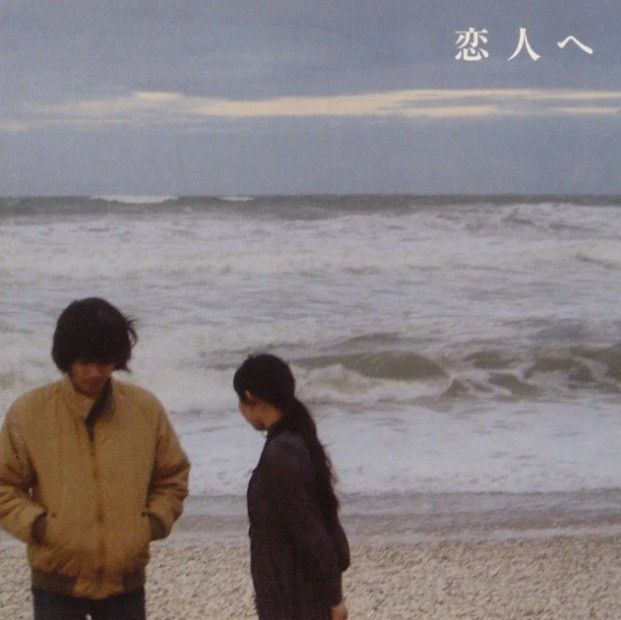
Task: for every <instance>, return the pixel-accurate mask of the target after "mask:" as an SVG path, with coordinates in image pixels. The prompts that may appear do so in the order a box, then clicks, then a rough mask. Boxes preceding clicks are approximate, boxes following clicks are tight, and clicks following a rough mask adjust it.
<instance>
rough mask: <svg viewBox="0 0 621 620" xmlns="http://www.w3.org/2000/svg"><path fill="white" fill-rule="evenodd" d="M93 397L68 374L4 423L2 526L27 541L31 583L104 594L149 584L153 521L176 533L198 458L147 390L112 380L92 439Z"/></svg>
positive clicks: (0, 444)
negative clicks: (38, 522) (35, 530)
mask: <svg viewBox="0 0 621 620" xmlns="http://www.w3.org/2000/svg"><path fill="white" fill-rule="evenodd" d="M92 405H93V401H92V400H91V399H89V398H87V397H85V396H82V395H80V394H79V393H77V392H76V391H75V390H74V389H73V386H72V384H71V381H70V380H69V379H68V378H65V379H63V380H61V381H57V382H55V383H51V384H49V385H46V386H43V387H41V388H38V389H36V390H33V391H31V392H29V393H27V394H25V395H24V396H22V397H21V398H19V399H18V400H17V401H15V403H14V404H13V405H12V407H11V408H10V410H9V411H8V413H7V414H6V417H5V420H4V424H3V426H2V430H1V431H0V527H2V528H4V529H6V530H7V531H9V532H10V533H11V534H13V535H15V536H16V537H17V538H20V539H21V540H23V541H25V542H26V543H28V560H29V562H30V565H31V567H32V578H33V587H35V588H40V589H44V590H48V591H54V592H60V593H65V594H70V595H72V596H80V597H87V598H92V599H97V598H104V597H107V596H111V595H114V594H119V593H121V592H124V591H131V590H134V589H138V588H140V587H141V586H142V585H143V584H144V568H145V566H146V564H147V561H148V559H149V542H150V540H151V538H152V535H151V531H152V530H151V526H150V521H152V520H154V522H155V523H156V524H159V525H160V526H161V527H160V529H161V534H162V535H164V536H166V535H168V533H169V532H170V530H171V528H172V526H173V523H174V522H175V520H176V519H177V518H178V517H179V515H180V514H181V509H182V502H183V500H184V498H185V497H186V495H187V493H188V474H189V469H190V464H189V462H188V459H187V456H186V455H185V453H184V452H183V450H182V448H181V446H180V444H179V440H178V439H177V436H176V434H175V432H174V430H173V428H172V426H171V425H170V422H169V421H168V418H167V417H166V414H165V412H164V409H163V408H162V406H161V404H160V403H159V402H158V400H157V399H156V398H155V397H154V396H153V395H152V394H150V393H149V392H147V391H146V390H143V389H141V388H139V387H136V386H133V385H129V384H125V383H120V382H118V381H115V380H112V389H111V397H110V399H109V404H108V406H107V408H106V410H105V411H104V413H103V415H102V416H101V417H100V418H99V419H98V420H97V422H96V424H95V427H94V433H93V439H92V440H91V439H90V438H89V435H88V431H87V428H86V425H85V419H86V416H87V415H88V412H89V411H90V408H91V407H92ZM42 513H47V525H46V528H45V534H44V537H43V541H42V543H41V544H37V543H36V542H35V540H34V539H33V535H32V525H33V523H34V521H35V519H36V518H37V517H38V516H39V515H40V514H42ZM149 515H151V516H149ZM153 518H155V519H153Z"/></svg>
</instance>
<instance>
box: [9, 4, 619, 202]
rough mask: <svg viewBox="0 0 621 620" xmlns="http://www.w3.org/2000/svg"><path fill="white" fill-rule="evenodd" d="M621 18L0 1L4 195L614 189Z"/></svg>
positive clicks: (490, 9) (511, 10)
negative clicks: (568, 38) (521, 44)
mask: <svg viewBox="0 0 621 620" xmlns="http://www.w3.org/2000/svg"><path fill="white" fill-rule="evenodd" d="M620 24H621V3H619V2H618V1H617V0H589V1H587V0H582V1H564V0H530V1H527V0H425V1H423V0H410V1H408V0H402V1H396V0H381V1H380V0H374V1H368V0H352V1H345V0H330V1H326V0H323V1H320V0H266V1H263V2H261V1H256V2H247V1H244V0H236V1H235V2H230V1H228V0H227V1H221V2H209V1H204V0H203V1H201V2H190V1H184V2H180V1H179V2H175V1H166V2H159V1H157V0H149V1H148V2H138V1H135V0H123V1H120V2H106V1H105V0H104V1H97V2H94V1H93V2H90V1H89V2H87V1H82V2H75V1H66V2H65V1H62V2H61V1H57V0H55V1H50V2H45V1H37V2H29V1H26V0H24V1H7V0H0V195H5V196H6V195H14V196H19V195H31V196H32V195H86V196H92V195H106V194H132V195H231V194H235V195H240V194H243V195H256V194H317V193H330V194H347V193H414V194H499V193H511V194H513V193H522V194H542V193H544V194H576V193H578V194H615V193H621V175H620V174H619V170H620V169H621V166H620V164H621V149H620V147H619V144H620V143H621V123H620V122H619V121H620V119H621V28H620V27H619V25H620ZM484 30H485V31H487V32H483V31H484ZM520 32H522V33H523V35H522V36H525V39H526V40H523V39H522V43H524V45H523V46H522V47H521V48H520V45H519V44H520V41H521V35H520ZM461 33H464V34H461ZM481 37H483V38H481ZM567 37H574V39H570V40H569V41H566V42H565V43H563V42H564V41H565V40H566V39H567ZM475 39H478V40H475ZM526 43H528V45H529V46H530V49H531V50H532V52H529V50H528V49H527V45H526ZM559 44H562V46H561V45H559ZM518 48H519V49H518ZM587 50H590V52H591V53H589V51H587ZM511 56H514V57H513V58H511V59H510V57H511ZM535 56H536V57H537V60H535V59H534V57H535Z"/></svg>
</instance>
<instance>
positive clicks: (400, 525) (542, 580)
mask: <svg viewBox="0 0 621 620" xmlns="http://www.w3.org/2000/svg"><path fill="white" fill-rule="evenodd" d="M604 495H606V496H607V500H606V501H607V503H608V506H609V508H605V507H603V503H604V502H602V497H599V500H598V502H594V501H593V499H594V498H593V497H592V496H589V497H587V498H584V497H583V498H580V497H578V499H577V505H578V506H582V508H578V509H577V510H573V511H570V512H568V511H563V510H562V509H560V508H559V501H558V499H559V498H558V497H556V498H554V502H553V503H552V502H550V501H549V498H548V499H545V498H538V501H537V502H535V501H534V498H533V497H531V498H530V500H531V501H530V503H529V498H528V497H526V498H524V497H521V498H519V501H520V502H522V503H524V502H525V504H526V507H525V510H512V511H510V512H507V511H506V510H505V508H506V499H507V498H504V499H503V498H496V499H493V500H490V501H491V503H493V504H495V505H496V506H497V507H498V508H499V510H498V511H494V510H487V511H486V512H485V513H481V512H478V513H474V512H472V511H470V510H469V509H468V505H469V504H472V502H473V500H474V498H472V497H469V498H468V497H466V498H463V497H462V498H461V499H460V504H461V506H462V507H463V506H465V507H466V509H465V510H455V509H454V507H455V503H453V504H451V507H452V509H453V510H452V514H449V513H448V512H445V513H444V515H443V516H442V515H441V514H440V512H439V511H438V506H437V505H436V506H434V508H433V510H434V512H433V514H432V513H430V512H427V513H426V514H424V515H423V514H422V512H420V511H419V512H418V513H412V512H410V513H403V512H395V511H386V510H382V508H381V507H382V506H390V505H393V506H394V505H396V504H399V508H400V510H401V509H402V508H403V502H402V498H392V499H393V500H394V501H393V502H392V504H391V503H390V502H389V501H388V500H390V499H391V498H389V497H384V498H375V500H371V501H370V500H369V498H364V499H363V498H360V500H359V503H358V504H356V502H351V501H348V502H347V503H346V504H345V505H344V507H343V510H344V514H343V522H344V525H345V528H346V529H347V531H348V534H349V538H350V543H351V550H352V565H351V568H350V569H349V570H348V571H347V572H346V573H345V575H344V582H343V584H344V593H345V596H346V599H347V606H348V608H349V612H350V618H352V619H354V618H369V619H371V618H373V619H384V618H386V619H387V618H404V619H405V618H408V619H413V618H420V619H427V618H441V619H452V618H469V619H492V618H499V619H500V618H502V619H505V618H507V619H509V618H515V619H518V618H548V619H555V620H559V619H567V620H570V619H571V620H578V619H581V618H585V619H586V618H602V619H603V618H606V619H618V618H620V617H621V570H620V569H621V512H619V511H618V510H617V508H615V507H614V505H613V504H615V502H616V499H617V498H618V493H616V492H609V493H606V494H604ZM455 499H456V498H452V500H453V501H454V500H455ZM514 499H515V500H516V501H517V498H514ZM416 500H418V501H419V502H420V500H421V498H420V497H419V498H412V501H413V502H416ZM542 500H543V501H542ZM207 501H208V500H207ZM450 501H451V499H450V498H449V499H446V498H445V507H446V506H447V505H448V504H447V503H446V502H450ZM587 501H588V503H589V504H590V506H591V508H593V507H595V504H596V503H598V506H599V508H598V509H597V510H593V509H586V508H585V506H586V502H587ZM199 503H200V502H199V500H198V499H196V498H195V499H193V500H191V501H190V502H189V505H188V508H189V510H188V512H187V513H186V515H185V516H184V517H182V519H181V521H180V522H179V523H178V525H177V526H176V527H175V530H174V532H173V534H172V535H171V536H170V537H169V538H168V539H167V540H166V541H163V542H159V543H154V544H153V545H152V554H151V562H150V564H149V568H148V572H147V575H148V577H147V579H148V582H147V611H148V617H149V618H150V619H152V620H176V619H180V618H186V619H196V620H199V619H202V618H209V619H213V620H217V619H222V620H225V619H231V618H240V619H241V618H253V617H256V616H255V614H254V608H253V600H252V584H251V580H250V570H249V556H248V542H247V537H246V530H247V522H246V519H245V517H244V516H243V513H237V514H232V512H231V510H230V509H231V508H232V507H233V506H241V505H242V504H243V501H242V499H241V498H237V499H230V500H229V502H228V503H226V504H223V503H220V505H219V506H218V507H217V510H212V511H211V512H209V513H202V514H201V513H200V512H199ZM544 504H545V505H546V506H547V507H544ZM364 505H366V506H367V511H366V514H363V513H361V512H360V511H359V508H360V507H361V506H364ZM552 505H554V506H556V508H551V507H550V506H552ZM0 571H2V575H3V578H2V581H1V582H0V609H1V610H2V618H11V619H15V620H19V619H27V618H31V617H32V616H31V614H32V612H31V601H30V592H29V574H28V569H27V566H26V561H25V550H24V549H23V547H22V546H21V545H20V544H18V543H16V542H15V541H13V540H11V539H9V538H8V537H7V536H6V535H4V536H3V537H2V539H0Z"/></svg>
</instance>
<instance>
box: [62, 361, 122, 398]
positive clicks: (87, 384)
mask: <svg viewBox="0 0 621 620" xmlns="http://www.w3.org/2000/svg"><path fill="white" fill-rule="evenodd" d="M113 371H114V364H109V363H107V362H84V361H82V360H76V361H75V362H73V364H71V366H70V367H69V378H70V379H71V383H73V387H74V388H75V389H76V391H77V392H80V394H83V395H84V396H88V397H89V398H97V397H98V396H99V394H100V393H101V390H103V387H104V385H106V382H107V381H108V379H110V377H111V376H112V372H113Z"/></svg>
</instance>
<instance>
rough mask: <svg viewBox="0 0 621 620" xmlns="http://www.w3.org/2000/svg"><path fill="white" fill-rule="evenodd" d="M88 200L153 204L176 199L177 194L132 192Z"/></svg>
mask: <svg viewBox="0 0 621 620" xmlns="http://www.w3.org/2000/svg"><path fill="white" fill-rule="evenodd" d="M89 200H103V201H105V202H118V203H120V204H126V205H153V204H162V203H164V202H171V201H174V200H178V196H170V195H168V196H149V195H132V194H127V195H125V194H111V195H102V196H91V197H90V199H89Z"/></svg>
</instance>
